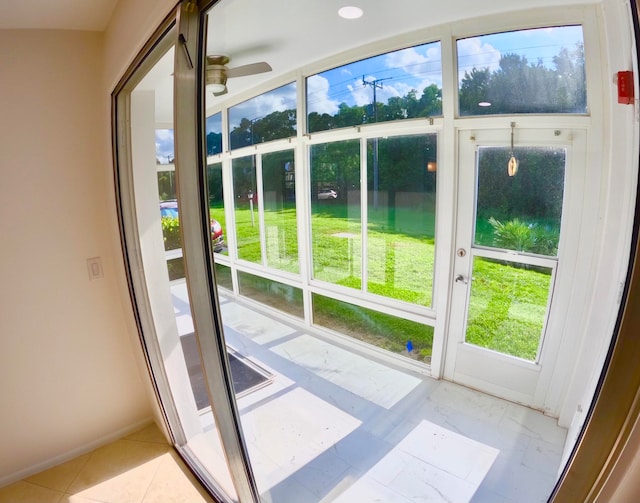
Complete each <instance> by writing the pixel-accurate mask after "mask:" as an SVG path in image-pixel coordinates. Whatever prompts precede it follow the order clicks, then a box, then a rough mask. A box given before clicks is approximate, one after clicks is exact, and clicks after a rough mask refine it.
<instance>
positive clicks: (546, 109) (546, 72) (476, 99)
mask: <svg viewBox="0 0 640 503" xmlns="http://www.w3.org/2000/svg"><path fill="white" fill-rule="evenodd" d="M457 47H458V79H459V80H458V85H459V100H460V115H484V114H515V113H575V114H584V113H586V112H587V91H586V76H585V61H584V43H583V35H582V27H581V26H561V27H554V28H540V29H534V30H522V31H513V32H506V33H496V34H493V35H483V36H480V37H472V38H465V39H461V40H458V44H457Z"/></svg>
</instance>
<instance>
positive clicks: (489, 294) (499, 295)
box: [466, 258, 551, 360]
mask: <svg viewBox="0 0 640 503" xmlns="http://www.w3.org/2000/svg"><path fill="white" fill-rule="evenodd" d="M550 272H551V271H550V270H549V271H545V272H542V271H540V270H534V269H525V268H522V267H514V266H513V265H509V264H504V263H500V262H498V261H494V260H488V259H483V258H475V259H474V263H473V283H472V286H471V297H470V299H469V314H468V320H467V334H466V341H467V342H469V343H471V344H475V345H477V346H481V347H484V348H488V349H493V350H495V351H499V352H501V353H505V354H508V355H511V356H516V357H519V358H524V359H526V360H535V358H536V355H537V351H538V345H539V342H540V336H541V335H542V329H543V324H544V320H545V314H546V310H547V299H548V293H549V287H550V284H551V274H550Z"/></svg>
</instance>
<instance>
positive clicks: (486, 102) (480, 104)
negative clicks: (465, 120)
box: [478, 101, 491, 107]
mask: <svg viewBox="0 0 640 503" xmlns="http://www.w3.org/2000/svg"><path fill="white" fill-rule="evenodd" d="M478 106H479V107H490V106H491V103H489V102H488V101H481V102H480V103H478Z"/></svg>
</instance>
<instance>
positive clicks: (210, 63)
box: [205, 55, 272, 96]
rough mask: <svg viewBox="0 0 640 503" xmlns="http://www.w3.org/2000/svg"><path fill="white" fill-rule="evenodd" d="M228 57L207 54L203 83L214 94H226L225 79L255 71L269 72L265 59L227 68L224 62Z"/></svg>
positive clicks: (250, 73)
mask: <svg viewBox="0 0 640 503" xmlns="http://www.w3.org/2000/svg"><path fill="white" fill-rule="evenodd" d="M229 61H230V59H229V57H227V56H220V55H216V56H207V66H206V67H205V83H206V85H207V86H210V90H211V91H213V95H214V96H221V95H223V94H227V79H228V78H232V77H244V76H246V75H255V74H256V73H264V72H270V71H271V70H272V68H271V65H269V63H266V62H265V61H261V62H259V63H251V64H248V65H242V66H237V67H235V68H227V67H226V64H227V63H229Z"/></svg>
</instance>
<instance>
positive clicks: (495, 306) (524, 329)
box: [447, 129, 576, 408]
mask: <svg viewBox="0 0 640 503" xmlns="http://www.w3.org/2000/svg"><path fill="white" fill-rule="evenodd" d="M513 133H515V131H510V130H509V129H506V130H502V131H483V132H481V133H475V134H473V135H469V133H461V138H460V145H461V146H460V166H459V178H458V205H457V207H458V222H457V231H456V245H455V258H454V270H453V277H452V309H451V318H450V324H449V327H450V330H449V338H450V340H449V355H448V358H447V359H448V364H449V367H448V369H449V372H450V373H451V374H450V376H451V377H452V378H453V380H455V381H457V382H459V383H462V384H466V385H468V386H472V387H474V388H477V389H481V390H483V391H486V392H488V393H491V394H494V395H497V396H501V397H504V398H507V399H509V400H514V401H517V402H520V403H524V404H526V405H530V406H537V407H540V408H541V407H542V405H543V402H542V400H543V399H541V398H540V397H543V396H544V394H545V393H544V390H543V389H541V388H540V387H541V386H545V384H544V382H545V381H544V379H542V378H541V376H544V375H546V374H545V373H544V372H543V370H545V366H548V365H550V364H551V362H552V361H553V358H552V356H551V355H547V353H548V352H547V351H545V348H546V346H547V345H548V344H549V343H550V341H552V340H553V338H554V337H555V338H556V339H557V338H559V337H560V335H559V334H560V331H559V330H555V329H554V326H553V323H552V322H553V316H554V313H555V312H556V311H555V310H554V299H555V293H556V290H557V276H558V272H559V269H560V268H561V267H562V259H561V257H562V250H563V245H564V242H565V238H564V236H565V227H567V226H568V225H570V224H569V222H568V219H567V217H566V215H564V211H563V210H564V208H565V203H566V201H565V193H566V191H567V180H568V177H567V173H568V170H569V162H570V158H571V151H572V143H573V142H575V136H576V135H575V134H573V133H571V134H569V133H568V132H566V131H565V132H562V131H560V130H553V131H545V130H529V131H526V130H518V131H517V133H516V134H517V138H518V141H517V144H516V145H512V143H511V142H510V136H511V134H513ZM467 135H469V136H472V141H471V142H469V141H468V140H467V139H466V138H464V136H467ZM469 136H467V138H469ZM505 140H506V141H505ZM556 342H557V341H556ZM546 370H547V372H548V371H549V370H550V369H548V368H547V369H546Z"/></svg>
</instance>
